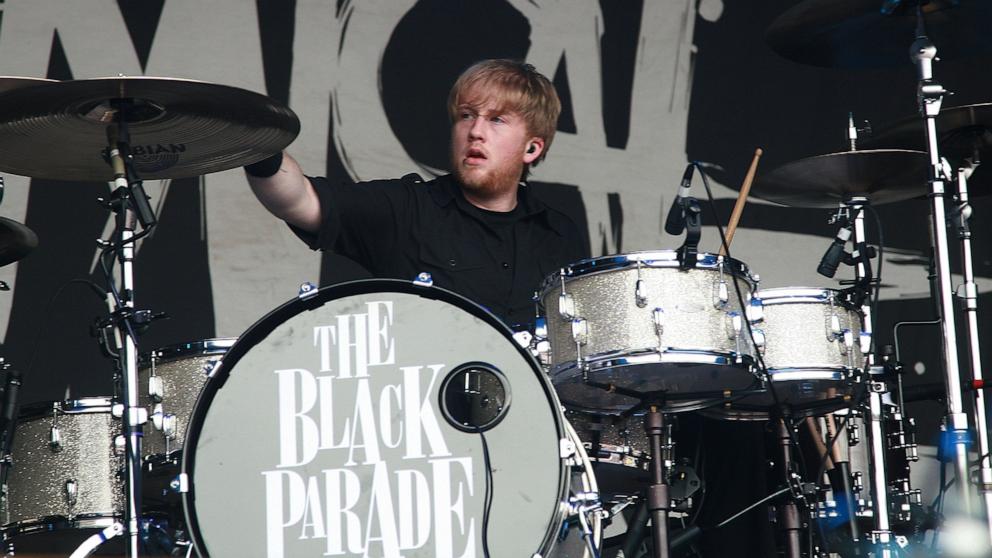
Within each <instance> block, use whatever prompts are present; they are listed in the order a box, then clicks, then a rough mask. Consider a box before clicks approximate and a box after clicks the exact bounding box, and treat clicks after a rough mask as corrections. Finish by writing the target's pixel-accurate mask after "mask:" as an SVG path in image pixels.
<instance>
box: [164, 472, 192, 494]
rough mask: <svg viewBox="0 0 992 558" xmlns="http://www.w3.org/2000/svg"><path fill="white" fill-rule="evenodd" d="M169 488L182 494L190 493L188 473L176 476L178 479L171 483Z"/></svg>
mask: <svg viewBox="0 0 992 558" xmlns="http://www.w3.org/2000/svg"><path fill="white" fill-rule="evenodd" d="M169 488H171V489H172V490H174V491H175V492H178V493H180V494H185V493H187V492H189V477H188V476H186V473H180V474H178V475H176V478H174V479H172V481H171V482H169Z"/></svg>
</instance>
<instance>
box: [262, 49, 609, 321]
mask: <svg viewBox="0 0 992 558" xmlns="http://www.w3.org/2000/svg"><path fill="white" fill-rule="evenodd" d="M560 113H561V102H560V101H559V99H558V94H557V92H556V91H555V88H554V85H552V83H551V82H550V81H549V80H548V79H547V78H546V77H545V76H543V75H541V74H540V73H538V72H537V71H536V70H535V69H534V67H533V66H531V65H530V64H524V63H521V62H516V61H511V60H485V61H482V62H479V63H476V64H475V65H473V66H471V67H470V68H468V69H467V70H466V71H465V72H464V73H463V74H462V75H461V76H460V77H459V78H458V80H457V81H456V82H455V84H454V86H453V87H452V89H451V92H450V94H449V96H448V116H449V118H450V121H451V142H450V148H449V149H450V167H451V174H446V175H443V176H439V177H437V178H434V179H432V180H429V181H426V182H424V181H422V180H421V179H420V177H418V176H416V175H407V176H406V177H403V178H401V179H393V180H372V181H369V182H362V183H359V184H354V185H352V184H335V183H332V182H330V181H329V180H327V179H326V178H323V177H312V176H308V175H305V174H304V172H303V170H302V169H301V168H300V166H299V165H298V164H297V162H296V161H295V160H294V159H293V158H292V157H290V156H289V155H288V154H286V153H277V154H275V155H273V156H271V157H269V158H268V159H264V160H262V161H259V162H258V163H254V164H252V165H249V166H247V167H245V172H246V173H247V175H248V182H249V184H250V185H251V188H252V191H253V192H254V193H255V195H256V196H257V197H258V199H259V201H261V202H262V205H264V206H265V207H266V208H267V209H268V210H269V211H270V212H271V213H272V214H274V215H275V216H276V217H279V218H280V219H282V220H284V221H286V222H287V223H288V224H289V225H290V227H292V229H293V230H294V232H296V234H297V235H298V236H300V238H302V239H303V240H304V241H305V242H306V243H307V244H308V245H309V246H310V247H311V248H312V249H315V250H316V249H320V250H329V251H333V252H335V253H338V254H341V255H344V256H347V257H349V258H351V259H353V260H355V261H356V262H358V263H359V264H361V265H362V266H364V267H365V268H366V269H368V270H369V271H370V272H371V273H372V274H373V275H374V276H376V277H388V278H396V279H406V280H411V279H413V278H415V277H416V276H417V275H418V274H419V273H421V272H428V273H430V274H431V276H432V278H433V280H434V284H435V285H437V286H440V287H444V288H446V289H450V290H453V291H455V292H457V293H459V294H461V295H464V296H466V297H468V298H470V299H472V300H474V301H475V302H477V303H479V304H481V305H482V306H484V307H486V308H487V309H489V310H490V311H491V312H493V313H494V314H496V315H497V316H498V317H500V318H501V319H502V320H503V321H504V322H506V323H508V324H516V323H526V322H527V321H529V320H532V319H533V316H534V303H533V300H532V296H533V294H534V291H535V289H537V288H538V286H539V285H540V283H541V280H542V278H544V277H546V276H547V275H549V274H551V273H553V272H554V271H557V270H558V269H559V268H560V267H562V266H564V265H565V264H568V263H570V262H574V261H577V260H580V259H583V258H586V257H588V256H589V254H588V241H587V240H588V237H587V236H586V235H587V233H586V232H585V231H584V230H582V229H581V228H580V227H579V226H578V225H577V224H576V223H577V221H576V220H575V219H573V218H572V217H570V216H569V215H566V214H565V213H563V212H562V211H560V210H558V209H556V208H555V207H553V206H552V205H551V204H549V203H548V201H547V198H546V196H542V190H541V188H540V186H538V185H528V184H527V182H525V179H526V178H527V176H528V174H529V172H530V169H531V167H533V166H537V164H538V163H539V162H541V161H542V160H544V158H545V157H546V156H547V154H548V151H549V149H550V147H551V142H552V140H553V139H554V136H555V129H556V127H557V124H558V115H559V114H560Z"/></svg>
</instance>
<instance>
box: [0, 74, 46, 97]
mask: <svg viewBox="0 0 992 558" xmlns="http://www.w3.org/2000/svg"><path fill="white" fill-rule="evenodd" d="M45 83H58V82H57V81H55V80H54V79H45V78H33V77H15V76H0V93H6V92H8V91H13V90H15V89H24V88H25V87H33V86H35V85H42V84H45Z"/></svg>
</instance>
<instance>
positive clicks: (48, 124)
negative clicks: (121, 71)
mask: <svg viewBox="0 0 992 558" xmlns="http://www.w3.org/2000/svg"><path fill="white" fill-rule="evenodd" d="M122 106H123V107H124V108H123V110H122V109H121V107H122ZM122 114H123V115H124V118H125V119H126V121H127V122H128V129H129V134H130V145H131V154H132V155H133V163H134V164H133V166H134V169H135V170H136V171H137V173H138V175H139V177H140V178H144V179H155V178H185V177H191V176H199V175H202V174H207V173H211V172H218V171H222V170H227V169H231V168H235V167H239V166H242V165H245V164H249V163H252V162H255V161H257V160H259V159H262V158H264V157H266V156H268V155H270V154H272V153H275V152H277V151H280V150H281V149H283V148H284V147H286V146H287V145H289V143H290V142H292V141H293V139H294V138H295V137H296V135H297V134H298V133H299V130H300V122H299V119H298V118H297V117H296V115H295V114H294V113H293V111H291V110H290V109H289V108H287V107H285V106H283V105H282V104H280V103H278V102H276V101H274V100H272V99H270V98H268V97H266V96H264V95H261V94H258V93H254V92H251V91H246V90H244V89H239V88H236V87H230V86H226V85H218V84H214V83H207V82H202V81H193V80H184V79H173V78H152V77H114V78H98V79H87V80H78V81H65V82H55V83H50V84H41V85H38V86H36V87H30V88H25V89H17V90H14V91H10V92H7V93H3V94H2V95H0V171H5V172H10V173H14V174H19V175H22V176H30V177H34V178H49V179H55V180H79V181H86V180H92V181H105V180H112V179H113V171H112V170H111V168H110V165H108V164H107V162H106V161H105V157H104V152H105V150H106V148H107V143H108V139H107V138H108V136H107V134H108V128H113V129H116V128H117V125H118V121H119V120H120V118H121V115H122Z"/></svg>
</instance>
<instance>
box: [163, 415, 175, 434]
mask: <svg viewBox="0 0 992 558" xmlns="http://www.w3.org/2000/svg"><path fill="white" fill-rule="evenodd" d="M162 435H163V436H165V437H166V439H168V440H172V439H174V438H175V437H176V415H173V414H170V413H166V414H164V415H162Z"/></svg>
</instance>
